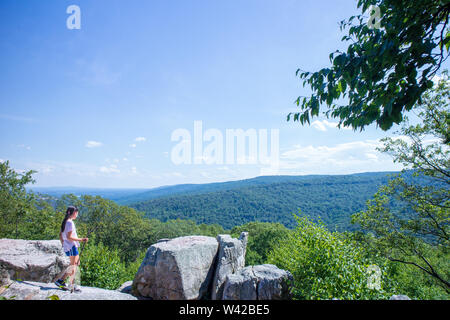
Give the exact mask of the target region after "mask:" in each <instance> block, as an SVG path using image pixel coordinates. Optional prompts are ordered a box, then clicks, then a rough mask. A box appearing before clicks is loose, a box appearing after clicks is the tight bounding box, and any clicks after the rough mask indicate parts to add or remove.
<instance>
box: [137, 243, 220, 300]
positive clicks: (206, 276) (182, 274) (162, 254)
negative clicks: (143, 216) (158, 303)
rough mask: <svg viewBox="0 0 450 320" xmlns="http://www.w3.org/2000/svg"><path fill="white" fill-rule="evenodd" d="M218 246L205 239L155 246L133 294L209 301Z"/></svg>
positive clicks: (157, 297) (138, 278)
mask: <svg viewBox="0 0 450 320" xmlns="http://www.w3.org/2000/svg"><path fill="white" fill-rule="evenodd" d="M218 246H219V245H218V242H217V240H216V239H215V238H212V237H205V236H186V237H179V238H175V239H172V240H169V241H162V242H158V243H156V244H153V245H152V246H150V248H149V249H148V250H147V253H146V255H145V258H144V261H143V262H142V264H141V266H140V267H139V270H138V272H137V273H136V276H135V278H134V280H133V291H132V292H133V294H135V295H138V296H142V297H147V298H152V299H157V300H190V299H202V298H207V297H208V292H209V289H210V284H211V280H212V277H213V275H214V267H215V259H216V255H217V250H218Z"/></svg>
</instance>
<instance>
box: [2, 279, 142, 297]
mask: <svg viewBox="0 0 450 320" xmlns="http://www.w3.org/2000/svg"><path fill="white" fill-rule="evenodd" d="M80 288H81V292H80V293H75V292H74V293H70V291H63V290H61V289H58V288H57V287H56V286H55V285H54V284H53V283H42V282H33V281H13V282H12V283H11V284H10V285H9V287H8V288H6V290H4V291H3V292H1V293H0V297H4V298H6V299H12V300H49V299H50V297H54V298H56V297H57V298H58V299H59V300H137V298H136V297H133V296H132V295H130V294H126V293H122V292H119V291H117V290H106V289H99V288H91V287H80Z"/></svg>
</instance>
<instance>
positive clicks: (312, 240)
mask: <svg viewBox="0 0 450 320" xmlns="http://www.w3.org/2000/svg"><path fill="white" fill-rule="evenodd" d="M295 219H296V221H297V227H296V228H295V229H294V230H293V231H292V232H290V233H289V235H288V236H287V237H286V238H285V239H284V240H282V241H281V242H279V244H278V245H277V246H276V247H275V248H274V249H273V250H272V251H271V253H270V254H269V258H268V262H269V263H272V264H275V265H277V266H278V267H279V268H282V269H285V270H288V271H290V272H291V273H292V275H293V276H294V292H293V293H294V298H295V299H332V298H338V299H386V298H389V297H390V296H391V295H392V291H393V285H392V283H391V282H390V281H389V279H387V278H386V270H385V268H384V266H375V267H370V266H371V263H370V261H368V260H367V259H366V258H364V253H363V252H362V251H361V250H360V249H359V248H358V247H356V246H354V245H352V243H351V241H349V240H347V239H344V238H343V237H342V236H341V235H340V234H338V233H331V232H330V231H328V230H327V229H326V227H325V226H324V225H323V224H322V223H320V222H319V223H318V224H316V223H314V222H312V221H309V220H308V219H307V218H306V217H297V216H295ZM369 270H376V271H377V273H378V272H379V273H378V274H377V275H376V277H375V278H373V276H374V274H371V273H370V271H369ZM371 279H373V280H375V281H374V282H371ZM371 283H373V284H375V285H378V286H376V287H375V288H371V286H370V284H371Z"/></svg>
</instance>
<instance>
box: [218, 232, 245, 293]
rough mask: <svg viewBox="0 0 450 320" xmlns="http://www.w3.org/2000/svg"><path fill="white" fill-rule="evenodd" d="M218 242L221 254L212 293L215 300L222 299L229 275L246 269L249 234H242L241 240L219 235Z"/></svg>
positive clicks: (219, 254)
mask: <svg viewBox="0 0 450 320" xmlns="http://www.w3.org/2000/svg"><path fill="white" fill-rule="evenodd" d="M217 241H218V242H219V253H218V256H217V266H216V270H215V273H214V279H213V287H212V293H211V299H213V300H221V299H222V297H223V288H224V282H225V279H226V277H227V275H229V274H233V273H236V272H237V271H239V270H240V269H242V268H244V266H245V252H246V249H247V242H248V232H242V233H241V235H240V237H239V239H233V238H232V237H231V236H230V235H228V234H222V235H218V236H217Z"/></svg>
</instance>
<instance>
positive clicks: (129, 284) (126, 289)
mask: <svg viewBox="0 0 450 320" xmlns="http://www.w3.org/2000/svg"><path fill="white" fill-rule="evenodd" d="M132 286H133V281H127V282H124V283H123V284H122V285H121V286H120V287H119V288H118V289H117V291H119V292H122V293H128V294H131V288H132Z"/></svg>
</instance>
